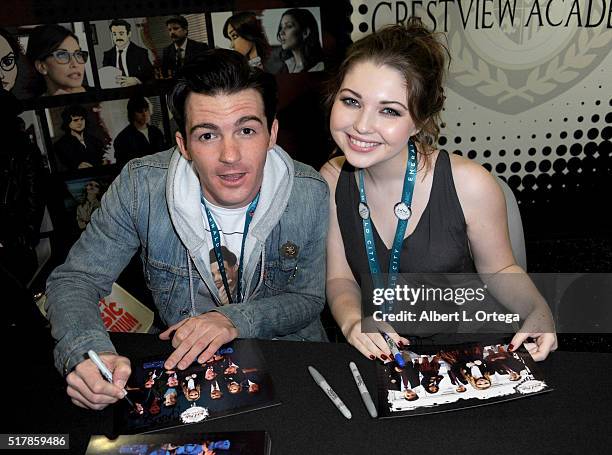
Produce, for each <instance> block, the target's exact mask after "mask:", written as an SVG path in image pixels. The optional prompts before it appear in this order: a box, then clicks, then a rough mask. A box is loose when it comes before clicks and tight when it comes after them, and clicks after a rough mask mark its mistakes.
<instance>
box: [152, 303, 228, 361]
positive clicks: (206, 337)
mask: <svg viewBox="0 0 612 455" xmlns="http://www.w3.org/2000/svg"><path fill="white" fill-rule="evenodd" d="M172 332H175V333H174V336H173V337H172V346H173V347H174V348H175V350H174V352H173V353H172V355H171V356H170V357H168V359H167V360H166V363H164V368H166V369H167V370H170V369H172V368H174V367H175V366H177V364H178V368H179V369H180V370H184V369H185V368H187V367H188V366H189V365H191V363H192V362H193V361H194V360H196V358H197V360H198V362H199V363H204V362H206V361H207V360H208V359H210V358H211V357H212V356H213V354H214V353H215V352H217V350H218V349H219V348H220V347H221V346H222V345H224V344H225V343H229V342H230V341H232V340H233V339H234V338H236V337H237V336H238V329H236V327H235V326H234V324H232V321H230V320H229V319H228V318H227V317H225V316H224V315H223V314H221V313H219V312H217V311H211V312H209V313H204V314H201V315H199V316H195V317H193V318H188V319H184V320H182V321H181V322H178V323H176V324H174V325H173V326H170V327H168V329H167V330H166V331H165V332H163V333H161V334H160V335H159V337H160V338H161V339H162V340H169V339H170V337H171V334H172Z"/></svg>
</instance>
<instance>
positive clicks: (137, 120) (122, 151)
mask: <svg viewBox="0 0 612 455" xmlns="http://www.w3.org/2000/svg"><path fill="white" fill-rule="evenodd" d="M127 115H128V121H129V122H130V124H129V125H128V126H126V127H125V128H124V129H123V130H121V132H120V133H119V134H118V135H117V137H116V138H115V140H114V141H113V146H114V148H115V159H116V160H117V164H118V165H119V166H120V167H123V166H125V164H126V163H127V162H128V161H130V160H131V159H134V158H140V157H141V156H146V155H152V154H154V153H157V152H161V151H162V150H164V148H165V147H166V144H165V141H164V134H163V133H162V132H161V131H160V129H159V128H157V127H156V126H154V125H150V124H149V121H150V120H151V111H150V108H149V102H148V101H147V100H146V98H145V97H144V96H140V95H135V96H133V97H131V98H130V99H129V100H128V103H127Z"/></svg>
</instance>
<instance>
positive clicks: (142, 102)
mask: <svg viewBox="0 0 612 455" xmlns="http://www.w3.org/2000/svg"><path fill="white" fill-rule="evenodd" d="M149 109H150V108H149V103H148V102H147V100H146V98H145V97H144V96H142V95H134V96H132V97H131V98H130V99H129V101H128V103H127V114H128V120H129V121H130V123H132V122H133V121H134V114H136V113H137V112H142V111H144V110H149Z"/></svg>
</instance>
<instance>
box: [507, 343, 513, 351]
mask: <svg viewBox="0 0 612 455" xmlns="http://www.w3.org/2000/svg"><path fill="white" fill-rule="evenodd" d="M508 350H510V351H514V345H513V344H512V343H510V344H509V345H508Z"/></svg>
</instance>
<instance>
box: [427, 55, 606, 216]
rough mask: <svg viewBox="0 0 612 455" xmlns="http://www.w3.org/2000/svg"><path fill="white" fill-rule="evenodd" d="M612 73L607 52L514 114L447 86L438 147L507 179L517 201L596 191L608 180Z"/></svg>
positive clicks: (538, 199) (539, 200) (531, 201)
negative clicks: (564, 85)
mask: <svg viewBox="0 0 612 455" xmlns="http://www.w3.org/2000/svg"><path fill="white" fill-rule="evenodd" d="M611 70H612V54H611V55H610V56H609V57H607V58H606V59H605V60H604V61H603V62H602V64H601V65H600V66H599V67H598V68H597V69H596V70H594V71H593V72H592V73H591V74H590V75H589V76H587V77H586V78H585V79H584V80H583V81H581V83H579V84H577V85H575V86H573V87H571V88H568V91H567V92H566V93H565V94H563V95H560V96H558V97H556V98H554V99H552V100H551V101H549V102H547V103H544V104H542V105H540V106H534V108H533V109H531V110H528V111H525V112H523V113H521V114H516V115H505V114H500V113H497V112H495V111H494V110H491V109H487V108H485V107H482V106H479V105H476V104H474V103H472V102H471V101H469V100H467V99H465V98H463V97H462V96H460V95H458V94H456V93H453V92H452V91H450V90H448V91H447V101H446V106H445V109H444V111H443V112H442V120H443V122H444V124H443V126H442V128H441V131H440V138H439V141H438V145H439V148H440V149H443V150H447V151H448V152H450V153H453V152H456V149H457V148H459V149H460V150H464V151H466V152H467V153H466V154H464V156H467V157H468V158H470V159H473V160H475V161H478V162H480V163H481V164H482V165H483V166H484V167H485V168H486V169H488V170H489V171H491V172H492V173H493V174H495V175H497V176H499V177H500V178H502V179H503V180H505V181H506V182H508V184H509V186H510V187H511V188H512V189H513V190H514V192H515V194H516V195H517V199H518V202H519V204H526V205H530V204H537V203H541V202H543V201H547V200H551V199H555V195H559V194H572V192H573V191H576V190H585V191H587V190H588V189H589V188H596V187H597V185H601V182H602V181H605V179H606V178H612V173H611V172H610V151H611V149H612V144H611V142H610V141H611V139H612V98H611V97H610V95H609V91H608V92H606V90H605V87H608V88H609V86H610V84H609V76H608V75H609V72H610V71H611ZM468 116H469V118H468ZM466 120H467V121H466ZM458 125H460V126H458ZM451 145H452V147H451ZM466 145H467V147H466ZM598 182H599V183H598ZM540 190H543V191H540ZM547 192H548V193H547Z"/></svg>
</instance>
